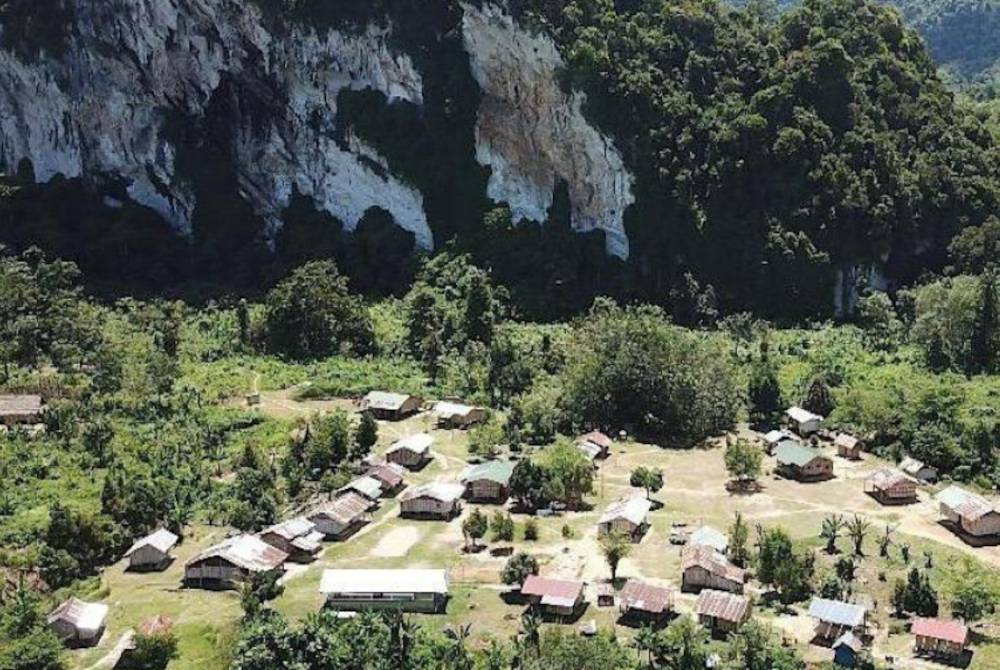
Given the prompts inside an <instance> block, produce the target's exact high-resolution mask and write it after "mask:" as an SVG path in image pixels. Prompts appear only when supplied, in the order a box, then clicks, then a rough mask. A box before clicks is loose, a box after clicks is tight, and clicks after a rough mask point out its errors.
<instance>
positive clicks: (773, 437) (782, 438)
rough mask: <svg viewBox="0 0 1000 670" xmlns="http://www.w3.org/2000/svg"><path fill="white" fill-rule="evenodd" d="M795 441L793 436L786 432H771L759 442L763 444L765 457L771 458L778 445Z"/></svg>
mask: <svg viewBox="0 0 1000 670" xmlns="http://www.w3.org/2000/svg"><path fill="white" fill-rule="evenodd" d="M795 439H796V437H795V435H793V434H792V433H791V432H789V431H787V430H771V431H768V432H767V433H766V434H765V435H764V436H763V437H762V438H761V441H762V442H763V443H764V451H766V452H767V455H768V456H773V455H774V450H775V449H777V448H778V445H779V444H781V443H782V442H787V441H789V440H792V441H794V440H795Z"/></svg>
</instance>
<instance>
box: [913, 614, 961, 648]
mask: <svg viewBox="0 0 1000 670" xmlns="http://www.w3.org/2000/svg"><path fill="white" fill-rule="evenodd" d="M912 631H913V634H914V635H919V636H921V637H931V638H934V639H935V640H944V641H946V642H954V643H955V644H960V645H963V646H964V645H965V644H966V643H967V642H968V641H969V629H968V628H967V627H966V626H965V625H964V624H962V622H960V621H954V620H952V619H929V618H921V619H914V620H913V628H912Z"/></svg>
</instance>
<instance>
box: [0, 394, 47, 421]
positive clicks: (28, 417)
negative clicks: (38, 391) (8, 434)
mask: <svg viewBox="0 0 1000 670" xmlns="http://www.w3.org/2000/svg"><path fill="white" fill-rule="evenodd" d="M44 409H45V405H44V403H43V402H42V397H41V396H39V395H0V425H2V426H18V425H26V424H34V423H40V422H41V420H42V412H43V411H44Z"/></svg>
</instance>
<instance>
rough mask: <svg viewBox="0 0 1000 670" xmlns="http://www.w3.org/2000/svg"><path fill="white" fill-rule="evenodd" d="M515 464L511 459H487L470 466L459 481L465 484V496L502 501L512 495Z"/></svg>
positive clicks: (475, 499)
mask: <svg viewBox="0 0 1000 670" xmlns="http://www.w3.org/2000/svg"><path fill="white" fill-rule="evenodd" d="M513 474H514V464H513V463H511V462H510V461H486V462H484V463H479V464H478V465H472V466H470V467H469V468H468V469H467V470H466V471H465V472H463V473H462V476H461V477H459V481H460V482H462V484H463V485H464V486H465V497H466V498H468V499H469V500H474V501H477V502H491V503H502V502H504V501H505V500H507V496H509V495H510V478H511V475H513Z"/></svg>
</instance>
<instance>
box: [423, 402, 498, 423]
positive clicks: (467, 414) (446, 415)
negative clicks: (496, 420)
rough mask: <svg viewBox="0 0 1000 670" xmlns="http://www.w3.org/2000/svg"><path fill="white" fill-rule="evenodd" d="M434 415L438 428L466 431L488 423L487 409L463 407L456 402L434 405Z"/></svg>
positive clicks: (470, 406)
mask: <svg viewBox="0 0 1000 670" xmlns="http://www.w3.org/2000/svg"><path fill="white" fill-rule="evenodd" d="M434 414H435V415H436V416H437V426H438V428H460V429H465V428H469V427H470V426H474V425H476V424H479V423H482V422H484V421H486V416H487V412H486V408H484V407H473V406H472V405H463V404H461V403H456V402H446V401H442V402H439V403H436V404H435V405H434Z"/></svg>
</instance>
